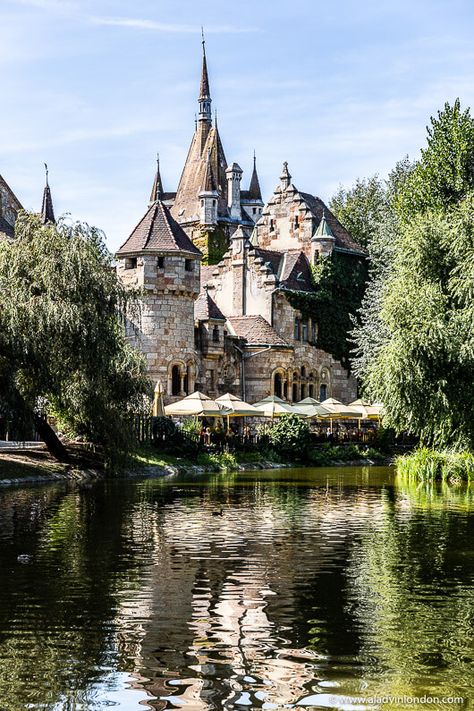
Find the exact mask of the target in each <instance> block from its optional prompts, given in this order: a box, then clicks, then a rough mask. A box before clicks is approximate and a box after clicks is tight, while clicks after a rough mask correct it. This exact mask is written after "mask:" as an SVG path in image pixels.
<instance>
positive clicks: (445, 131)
mask: <svg viewBox="0 0 474 711" xmlns="http://www.w3.org/2000/svg"><path fill="white" fill-rule="evenodd" d="M430 123H431V125H430V126H427V132H428V138H427V143H428V145H427V147H426V148H424V149H422V151H421V159H420V160H419V161H418V162H417V164H416V165H415V167H414V170H413V171H412V173H411V175H410V176H409V178H408V179H407V181H406V182H405V185H404V186H403V189H402V190H400V192H399V194H398V196H397V199H396V208H397V212H398V213H399V214H400V215H401V217H402V218H403V219H404V220H405V221H408V220H410V219H411V218H412V217H414V216H415V215H416V214H417V213H419V212H425V211H427V210H443V209H445V208H448V207H450V206H452V205H455V204H456V203H458V202H459V201H461V200H463V199H464V198H465V197H466V196H467V194H468V193H469V192H470V191H472V190H474V119H473V118H472V117H471V115H470V111H469V109H466V110H465V111H462V110H461V104H460V101H459V99H456V101H455V102H454V105H453V106H451V105H450V104H449V103H446V104H445V105H444V109H443V110H442V111H438V116H437V118H434V117H431V120H430Z"/></svg>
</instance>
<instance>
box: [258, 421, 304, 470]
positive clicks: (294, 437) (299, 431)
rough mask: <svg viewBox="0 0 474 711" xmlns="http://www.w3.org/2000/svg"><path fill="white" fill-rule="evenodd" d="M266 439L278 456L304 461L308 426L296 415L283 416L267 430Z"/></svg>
mask: <svg viewBox="0 0 474 711" xmlns="http://www.w3.org/2000/svg"><path fill="white" fill-rule="evenodd" d="M268 438H269V442H270V445H271V446H272V447H273V448H274V449H275V450H276V452H277V453H278V454H281V455H282V456H289V457H291V458H292V459H296V460H298V459H302V458H303V459H304V458H305V456H306V455H307V450H308V447H309V442H310V429H309V425H308V423H307V422H304V420H303V419H302V418H301V417H298V415H294V414H290V415H283V416H282V417H279V418H278V419H277V421H276V422H275V423H274V424H273V425H272V426H271V427H270V428H269V430H268Z"/></svg>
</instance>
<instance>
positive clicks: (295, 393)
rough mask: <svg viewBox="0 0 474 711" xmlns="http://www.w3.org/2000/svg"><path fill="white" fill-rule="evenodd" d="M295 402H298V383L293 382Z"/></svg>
mask: <svg viewBox="0 0 474 711" xmlns="http://www.w3.org/2000/svg"><path fill="white" fill-rule="evenodd" d="M292 400H293V402H298V383H293V398H292Z"/></svg>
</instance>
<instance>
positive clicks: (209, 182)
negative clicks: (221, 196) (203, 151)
mask: <svg viewBox="0 0 474 711" xmlns="http://www.w3.org/2000/svg"><path fill="white" fill-rule="evenodd" d="M200 192H206V193H216V192H217V187H216V181H215V180H214V174H213V172H212V163H211V149H210V148H209V150H208V151H207V161H206V171H205V173H204V180H203V183H202V186H201V191H200Z"/></svg>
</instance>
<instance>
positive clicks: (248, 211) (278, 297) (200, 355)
mask: <svg viewBox="0 0 474 711" xmlns="http://www.w3.org/2000/svg"><path fill="white" fill-rule="evenodd" d="M198 105H199V114H198V118H197V120H196V127H195V132H194V135H193V138H192V141H191V146H190V148H189V152H188V156H187V159H186V162H185V166H184V169H183V172H182V174H181V178H180V181H179V185H178V188H177V191H176V192H175V193H174V192H164V190H163V185H162V181H161V176H160V170H159V165H158V166H157V171H156V176H155V181H154V184H153V189H152V193H151V196H150V202H149V205H148V209H147V211H146V213H145V215H144V217H143V218H142V219H141V220H140V222H139V223H138V225H137V226H136V227H135V229H134V230H133V231H132V233H131V235H130V237H129V238H128V239H127V240H126V241H125V242H124V244H123V245H122V246H121V247H120V249H119V250H118V252H117V264H118V265H117V269H118V273H119V275H120V277H121V278H122V279H123V281H124V283H125V284H127V285H129V286H130V287H134V288H140V289H141V291H142V296H141V297H140V309H139V312H137V313H136V314H135V315H132V314H131V315H130V322H129V333H130V337H131V339H132V340H133V342H134V343H135V344H136V345H137V347H138V348H140V349H141V350H142V352H143V353H144V354H145V357H146V359H147V361H148V368H149V373H150V376H151V377H152V379H153V380H157V379H160V380H161V382H162V383H163V384H164V385H165V391H166V401H167V402H169V401H172V400H176V399H178V398H180V397H183V396H184V395H186V394H189V393H191V392H193V391H194V390H202V391H203V392H205V393H207V394H208V395H210V396H212V397H214V396H218V395H221V394H223V393H225V392H229V391H230V392H232V393H234V394H236V395H239V396H241V397H243V398H244V399H246V400H248V401H250V402H255V401H257V400H260V399H261V398H263V397H265V396H266V395H268V394H276V395H278V396H280V397H283V398H285V399H287V400H289V401H298V400H300V399H302V398H304V397H307V396H311V397H315V398H317V399H320V400H324V399H325V398H326V397H330V396H332V397H336V398H338V399H340V400H343V401H350V400H352V399H353V398H354V397H355V396H356V382H355V379H354V378H353V377H352V376H351V375H349V374H348V372H347V371H346V370H345V369H344V368H343V367H342V365H341V364H340V363H339V362H338V361H336V360H334V358H333V357H332V356H331V355H330V354H328V353H326V352H324V351H323V350H321V349H320V348H319V347H318V326H317V323H316V322H312V321H311V320H305V319H304V318H303V316H302V314H301V312H299V311H298V310H296V309H295V308H293V306H292V305H291V303H290V300H289V296H290V294H291V293H292V292H295V291H304V292H311V291H314V286H313V282H312V278H311V265H312V264H313V263H315V262H316V261H317V260H318V259H319V258H320V257H325V256H328V255H331V254H332V253H333V252H334V251H341V252H344V253H346V254H348V255H352V256H353V257H354V260H355V261H354V264H355V263H356V260H360V259H361V258H362V259H363V258H364V257H365V253H364V251H363V250H362V249H361V248H360V247H359V246H358V245H357V244H356V242H355V241H354V240H353V239H352V237H351V235H350V234H349V233H348V232H347V230H346V229H345V228H344V227H343V226H342V225H341V224H340V223H339V222H338V220H337V219H336V217H335V216H334V215H333V214H332V213H331V212H330V210H329V209H328V208H327V207H326V206H325V205H324V203H323V202H322V200H320V199H319V198H317V197H315V196H313V195H311V194H309V193H305V192H302V191H300V190H298V189H297V188H296V187H295V185H294V184H293V183H292V179H291V175H290V173H289V170H288V165H287V164H286V163H284V164H283V171H282V174H281V176H280V181H279V183H278V185H277V186H276V188H275V190H274V192H273V194H272V195H271V197H270V199H269V200H268V202H267V203H266V204H264V203H263V201H262V197H261V191H260V185H259V180H258V175H257V169H256V162H255V157H254V165H253V173H252V176H251V179H250V182H249V188H248V190H241V180H242V169H241V168H240V167H239V166H238V165H237V163H232V164H231V165H228V164H227V161H226V158H225V153H224V149H223V144H222V141H221V138H220V135H219V131H218V128H217V125H216V123H215V122H214V125H213V123H212V118H211V93H210V88H209V78H208V70H207V60H206V54H205V50H204V43H203V58H202V73H201V84H200V92H199V98H198Z"/></svg>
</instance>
